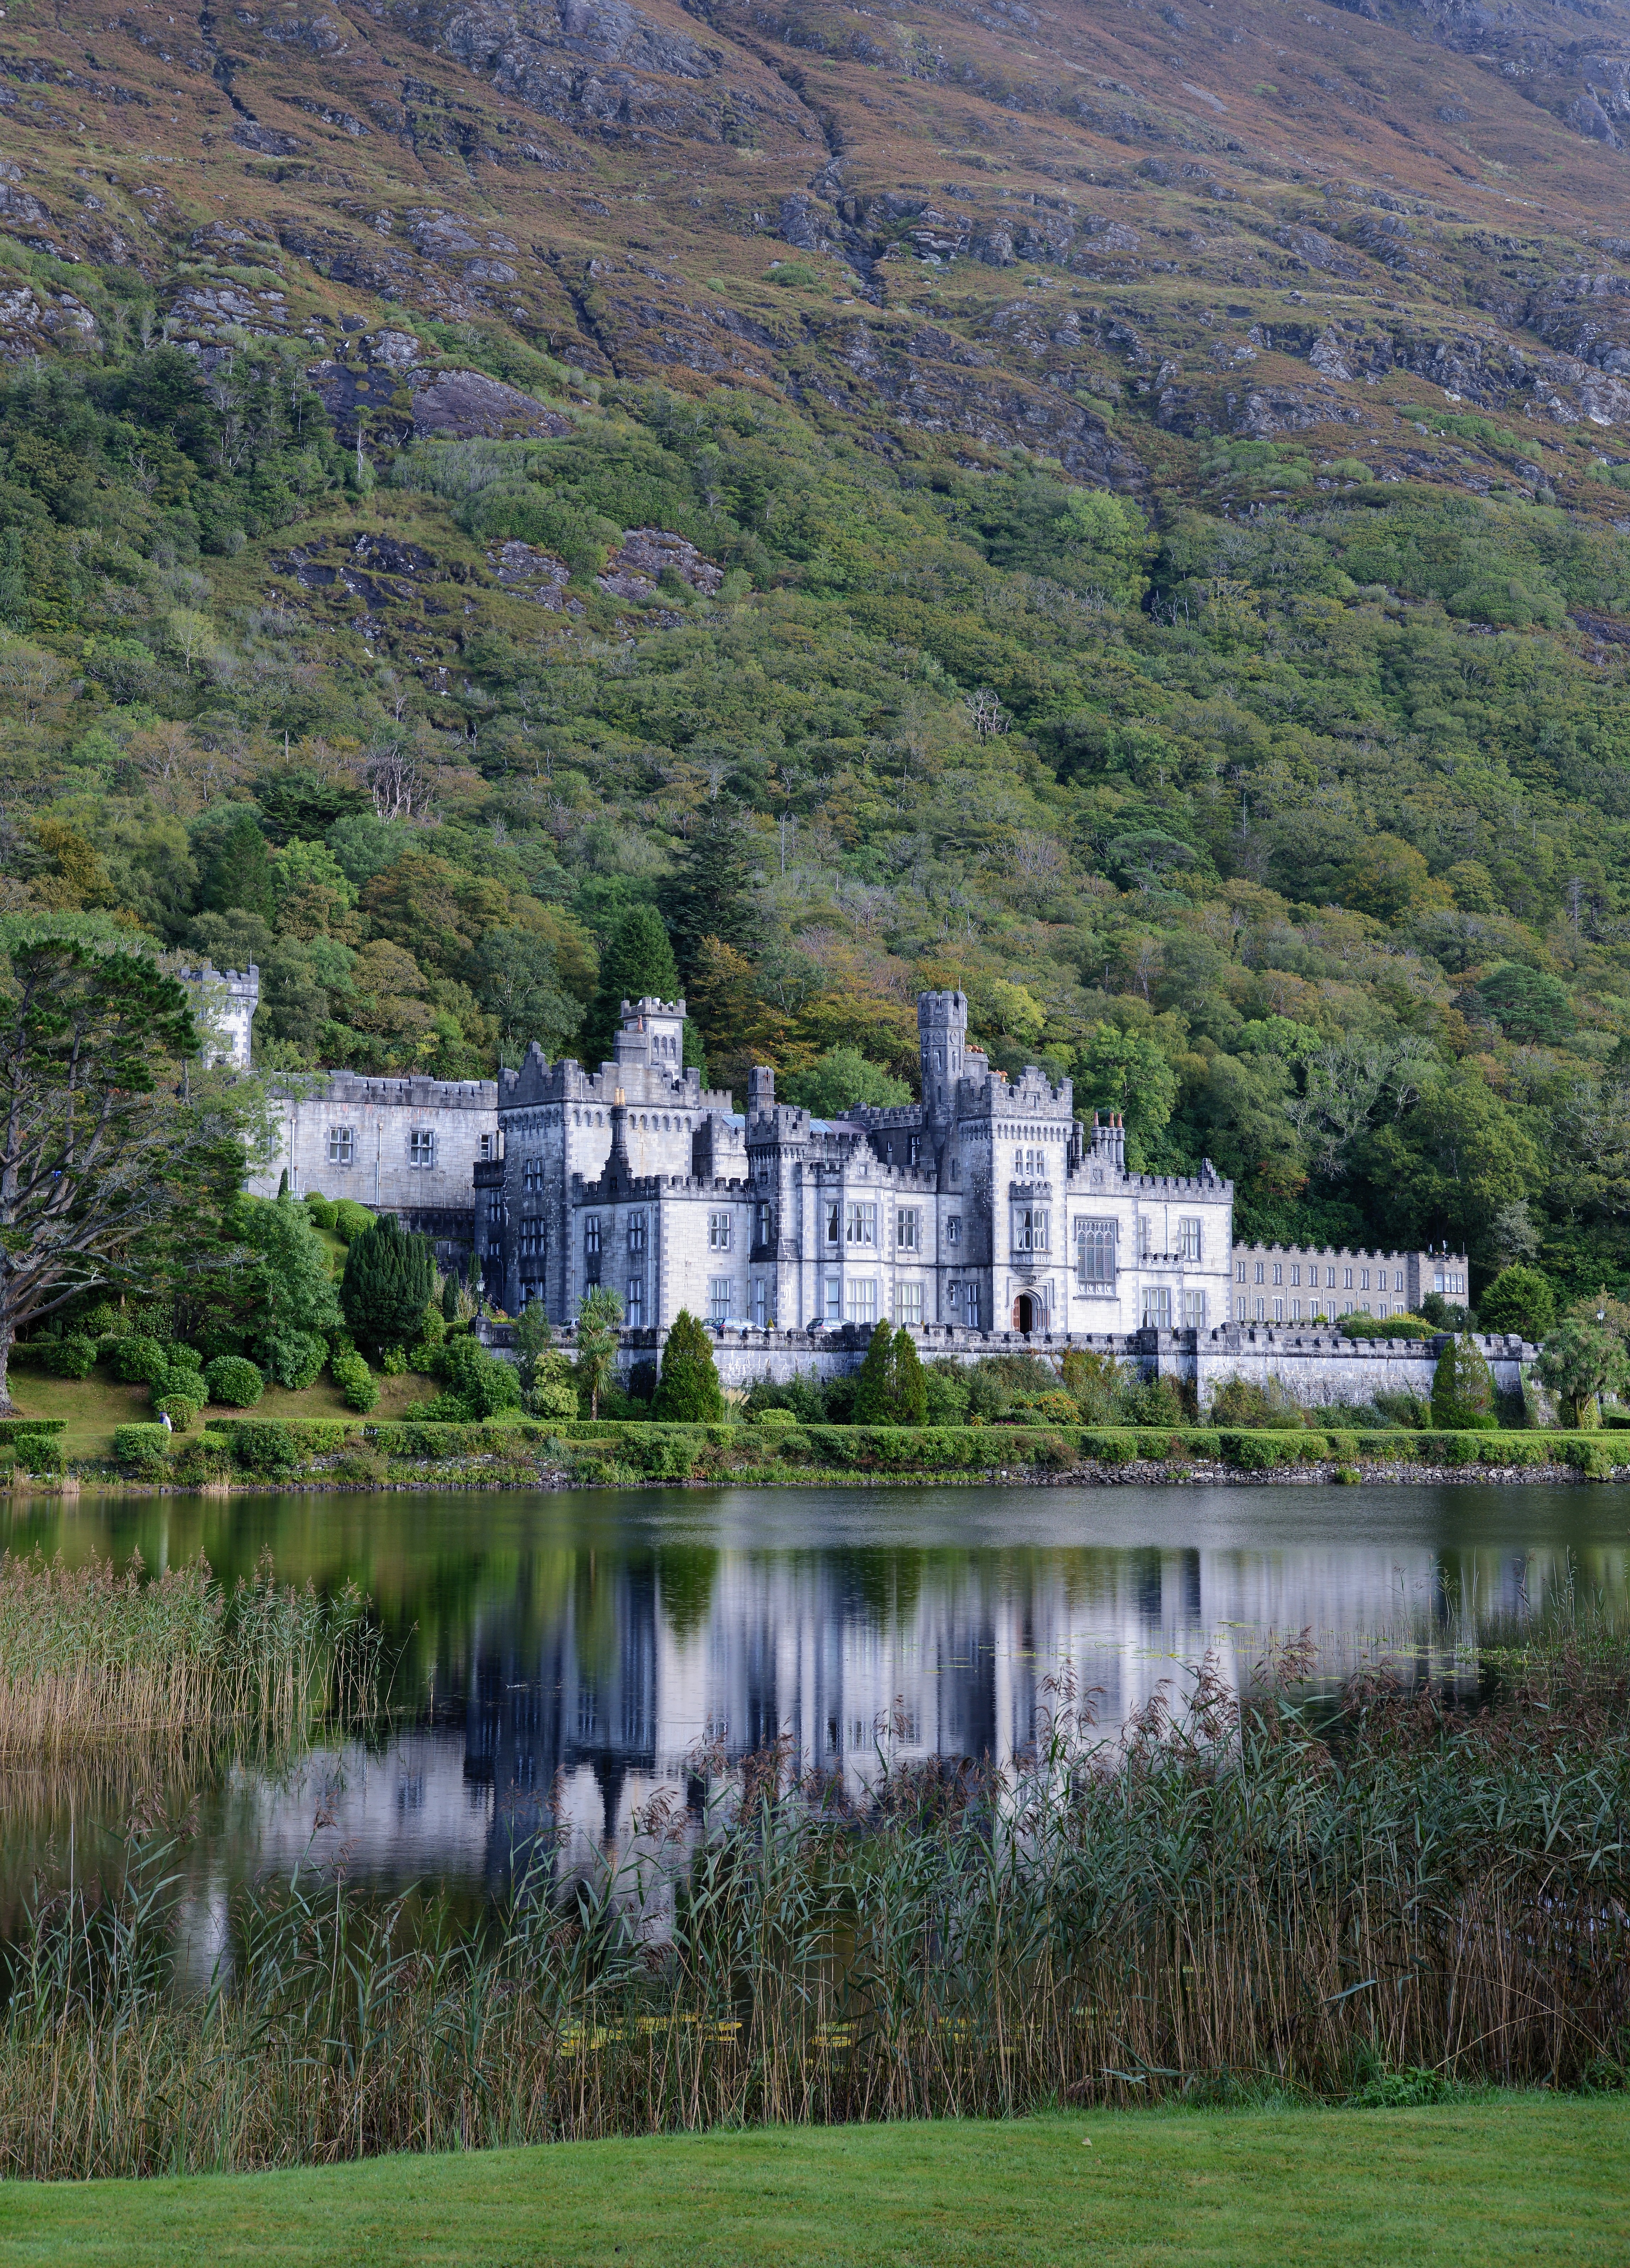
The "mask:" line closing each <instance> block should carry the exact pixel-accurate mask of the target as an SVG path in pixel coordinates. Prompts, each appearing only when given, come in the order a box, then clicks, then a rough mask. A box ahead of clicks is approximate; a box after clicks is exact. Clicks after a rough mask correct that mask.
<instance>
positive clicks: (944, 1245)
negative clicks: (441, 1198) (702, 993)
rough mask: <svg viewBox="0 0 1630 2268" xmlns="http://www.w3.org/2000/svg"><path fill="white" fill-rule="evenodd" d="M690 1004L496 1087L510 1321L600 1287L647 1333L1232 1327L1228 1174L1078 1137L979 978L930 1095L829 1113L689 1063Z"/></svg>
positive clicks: (930, 1012)
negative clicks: (1167, 1165)
mask: <svg viewBox="0 0 1630 2268" xmlns="http://www.w3.org/2000/svg"><path fill="white" fill-rule="evenodd" d="M684 1021H685V1003H684V1002H683V1001H682V1000H679V1001H661V1000H654V999H642V1000H639V1001H636V1002H632V1003H630V1002H625V1003H624V1004H623V1013H622V1027H621V1029H620V1032H619V1033H618V1035H617V1039H616V1042H615V1048H616V1059H615V1061H614V1062H613V1063H610V1064H603V1065H602V1066H601V1068H600V1069H599V1070H598V1071H586V1070H584V1069H583V1068H582V1067H581V1066H580V1065H579V1064H576V1063H573V1062H565V1063H559V1064H549V1063H547V1062H546V1061H545V1059H544V1057H543V1056H542V1054H541V1053H540V1051H539V1050H538V1049H536V1048H535V1047H534V1048H533V1049H531V1050H530V1051H529V1052H528V1054H527V1057H526V1058H525V1062H524V1063H523V1064H522V1065H521V1067H520V1068H519V1070H518V1071H506V1072H505V1073H504V1074H503V1077H502V1079H500V1081H499V1086H498V1124H499V1132H500V1141H499V1153H500V1154H499V1156H498V1158H497V1159H496V1160H491V1161H489V1162H488V1164H486V1165H485V1166H483V1167H478V1168H477V1172H476V1222H475V1227H476V1246H477V1250H478V1253H479V1254H480V1256H481V1262H482V1269H483V1276H484V1280H485V1281H486V1283H487V1285H488V1291H489V1292H490V1293H491V1295H492V1296H494V1297H495V1298H496V1299H497V1300H498V1301H499V1303H500V1304H501V1305H502V1306H503V1307H505V1308H506V1309H507V1310H508V1311H509V1312H510V1313H511V1314H514V1313H517V1312H518V1310H519V1309H520V1308H521V1307H524V1306H525V1305H527V1304H528V1303H529V1302H531V1301H532V1300H541V1301H542V1302H543V1305H544V1307H545V1309H546V1312H547V1314H548V1315H549V1317H550V1319H551V1321H553V1322H562V1323H565V1322H569V1321H571V1319H572V1318H573V1317H574V1316H575V1315H576V1312H577V1309H578V1307H579V1306H580V1305H581V1303H582V1300H583V1298H584V1293H585V1292H587V1291H588V1290H589V1289H590V1288H591V1286H592V1285H597V1284H604V1285H609V1286H610V1288H611V1289H612V1290H613V1291H614V1292H616V1293H617V1295H618V1297H619V1299H620V1300H621V1302H622V1309H623V1315H624V1318H625V1322H626V1323H627V1325H628V1328H629V1329H652V1330H656V1331H663V1330H665V1329H667V1328H668V1327H669V1326H670V1325H671V1324H672V1322H673V1319H674V1317H675V1316H676V1315H677V1314H679V1311H680V1309H681V1308H688V1309H689V1310H690V1312H691V1313H692V1314H696V1315H700V1316H701V1317H703V1318H704V1319H705V1320H707V1321H709V1322H713V1323H715V1324H716V1325H719V1326H727V1325H730V1324H731V1323H738V1324H746V1325H750V1326H753V1327H756V1328H758V1329H770V1330H775V1329H780V1330H800V1331H808V1330H811V1329H825V1328H831V1327H836V1326H841V1325H845V1324H854V1325H857V1326H860V1327H861V1328H862V1329H867V1330H869V1329H870V1328H871V1326H872V1325H874V1324H875V1323H877V1322H878V1321H880V1320H887V1321H890V1322H895V1323H904V1324H907V1325H911V1326H914V1327H927V1326H944V1327H949V1328H951V1329H957V1330H959V1331H967V1332H975V1333H990V1332H992V1331H1001V1332H1006V1331H1019V1332H1024V1333H1027V1334H1030V1333H1051V1334H1059V1333H1070V1334H1074V1333H1079V1332H1085V1333H1091V1334H1100V1333H1114V1334H1120V1333H1125V1332H1127V1331H1133V1330H1138V1329H1147V1328H1151V1327H1152V1328H1155V1329H1206V1328H1208V1327H1210V1326H1211V1325H1212V1324H1214V1323H1215V1322H1226V1321H1227V1319H1228V1315H1229V1288H1230V1277H1231V1273H1232V1270H1231V1265H1230V1258H1231V1251H1230V1230H1231V1221H1232V1203H1233V1190H1232V1186H1231V1184H1230V1183H1229V1182H1224V1181H1223V1180H1221V1179H1220V1178H1219V1177H1218V1176H1217V1175H1216V1174H1215V1172H1213V1170H1212V1169H1211V1167H1210V1166H1209V1165H1206V1166H1203V1167H1201V1170H1200V1173H1199V1174H1198V1175H1193V1176H1180V1177H1179V1176H1165V1175H1144V1174H1136V1173H1132V1172H1129V1171H1128V1169H1127V1164H1126V1136H1125V1130H1124V1128H1123V1127H1122V1126H1121V1125H1120V1124H1119V1123H1117V1122H1115V1121H1113V1120H1112V1121H1110V1122H1109V1123H1094V1125H1093V1127H1092V1128H1091V1130H1090V1131H1089V1130H1085V1129H1083V1127H1082V1126H1081V1125H1079V1124H1078V1123H1077V1122H1076V1117H1075V1112H1074V1100H1073V1095H1072V1092H1071V1087H1070V1084H1069V1081H1068V1080H1067V1079H1066V1080H1061V1081H1060V1082H1059V1083H1058V1084H1057V1085H1054V1083H1053V1082H1052V1081H1051V1080H1050V1079H1048V1078H1047V1077H1046V1074H1045V1073H1044V1072H1042V1071H1038V1070H1035V1069H1034V1068H1032V1069H1029V1070H1026V1071H1024V1072H1023V1073H1022V1074H1021V1075H1020V1076H1019V1077H1018V1078H1017V1079H1008V1078H1006V1077H1005V1076H1004V1075H1003V1074H1002V1072H1000V1071H992V1069H991V1067H990V1064H989V1063H988V1059H987V1058H986V1057H984V1056H983V1055H982V1054H980V1052H979V1051H978V1050H977V1049H972V1048H970V1047H969V1046H968V1043H967V1002H966V998H964V996H963V995H962V994H961V993H960V992H925V993H924V994H922V995H921V998H920V999H919V1002H918V1006H917V1025H918V1035H919V1046H920V1049H921V1071H922V1100H921V1102H920V1103H914V1104H911V1105H909V1106H907V1107H905V1108H891V1109H870V1108H856V1109H855V1110H852V1111H850V1112H848V1114H846V1116H843V1117H842V1118H839V1119H819V1118H815V1117H812V1116H811V1115H810V1113H809V1112H807V1111H804V1110H799V1109H797V1108H793V1107H792V1106H790V1105H789V1104H786V1103H781V1102H778V1101H776V1099H775V1074H774V1072H773V1071H753V1073H751V1075H750V1078H749V1084H748V1094H747V1107H746V1109H745V1113H738V1112H737V1111H736V1110H734V1109H733V1108H732V1107H731V1106H732V1098H731V1096H730V1095H728V1094H719V1093H708V1092H706V1091H704V1090H703V1089H702V1087H701V1083H700V1080H699V1078H698V1076H697V1074H696V1073H695V1072H694V1071H685V1070H684V1069H683V1068H682V1061H683V1045H682V1042H683V1034H684Z"/></svg>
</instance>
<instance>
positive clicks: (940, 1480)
mask: <svg viewBox="0 0 1630 2268" xmlns="http://www.w3.org/2000/svg"><path fill="white" fill-rule="evenodd" d="M1613 1482H1619V1483H1621V1484H1625V1483H1630V1465H1622V1466H1617V1467H1614V1468H1612V1469H1609V1470H1608V1471H1606V1472H1604V1473H1599V1474H1592V1473H1584V1472H1582V1471H1580V1469H1578V1467H1577V1466H1575V1465H1568V1464H1554V1465H1550V1464H1547V1465H1479V1464H1440V1465H1423V1464H1416V1463H1414V1462H1407V1461H1402V1460H1389V1461H1387V1462H1378V1461H1377V1462H1370V1463H1364V1464H1357V1465H1347V1464H1341V1463H1339V1462H1336V1461H1335V1460H1333V1459H1328V1458H1326V1459H1322V1460H1316V1461H1314V1462H1310V1463H1308V1464H1305V1465H1276V1466H1274V1467H1271V1468H1270V1469H1267V1470H1266V1471H1242V1470H1241V1469H1239V1467H1237V1466H1236V1465H1230V1464H1224V1463H1222V1462H1211V1461H1208V1460H1201V1459H1198V1458H1187V1457H1185V1458H1167V1459H1134V1460H1130V1461H1128V1462H1126V1463H1120V1462H1116V1463H1112V1464H1111V1463H1088V1464H1083V1465H1081V1466H1077V1467H1075V1468H1072V1469H1068V1470H1063V1471H1060V1470H1053V1469H1038V1468H1037V1467H1036V1466H1034V1465H1024V1464H1020V1465H1012V1466H993V1467H992V1468H990V1469H988V1470H986V1471H981V1472H970V1471H969V1470H968V1469H967V1468H966V1466H959V1467H953V1468H951V1469H948V1470H945V1471H943V1472H936V1471H922V1470H902V1469H896V1470H894V1471H887V1472H857V1471H856V1470H855V1469H854V1467H852V1466H848V1467H839V1468H834V1469H810V1468H803V1469H798V1468H790V1469H782V1470H781V1471H775V1470H773V1469H772V1470H769V1471H765V1470H763V1469H757V1470H754V1469H749V1470H746V1471H742V1472H728V1471H726V1472H720V1473H708V1474H697V1473H691V1474H686V1475H683V1476H675V1477H672V1478H664V1477H663V1476H660V1475H651V1474H646V1473H635V1472H632V1471H630V1472H628V1473H627V1474H626V1476H625V1475H624V1474H623V1473H618V1474H617V1475H616V1476H614V1477H613V1476H609V1475H605V1474H584V1473H581V1472H572V1471H569V1470H568V1469H564V1468H561V1467H549V1468H544V1469H528V1470H525V1471H518V1470H517V1469H514V1468H513V1467H511V1468H510V1469H509V1470H507V1471H496V1470H494V1469H490V1468H487V1469H481V1468H476V1469H472V1467H471V1466H470V1465H468V1464H465V1465H462V1466H460V1467H459V1468H457V1469H452V1470H449V1471H445V1472H437V1471H433V1470H432V1471H426V1472H422V1473H420V1474H417V1475H415V1476H408V1475H404V1474H402V1473H400V1472H397V1473H382V1474H380V1475H378V1476H377V1477H374V1476H370V1477H368V1478H365V1479H364V1478H356V1477H352V1476H341V1475H339V1474H334V1475H325V1474H313V1473H305V1474H300V1475H297V1476H290V1477H289V1478H287V1479H279V1478H276V1477H274V1476H269V1475H268V1476H255V1475H252V1474H243V1475H234V1476H232V1478H231V1480H217V1481H214V1482H208V1483H202V1484H198V1485H196V1486H193V1487H187V1486H186V1485H184V1484H178V1483H176V1482H173V1481H163V1482H153V1481H141V1480H136V1479H133V1478H132V1477H131V1476H129V1475H128V1474H126V1473H115V1474H110V1475H107V1476H102V1475H99V1474H93V1473H70V1474H69V1475H68V1476H66V1479H65V1482H63V1483H57V1484H52V1482H51V1481H50V1480H49V1479H48V1478H42V1479H39V1480H36V1481H34V1482H33V1484H32V1485H30V1486H27V1487H18V1485H17V1484H15V1483H14V1484H12V1486H11V1488H10V1490H9V1491H7V1493H8V1494H9V1495H10V1496H11V1497H12V1498H14V1499H15V1498H20V1497H36V1496H38V1497H54V1498H57V1499H61V1498H63V1497H68V1498H74V1497H78V1496H81V1495H85V1494H94V1495H99V1496H114V1495H118V1496H131V1497H235V1496H268V1495H275V1496H431V1495H434V1496H441V1495H452V1494H456V1493H459V1492H460V1491H463V1492H466V1493H468V1494H471V1495H481V1494H496V1493H499V1492H503V1491H516V1490H520V1491H526V1490H532V1491H536V1492H538V1493H539V1494H541V1495H549V1496H560V1495H569V1494H581V1493H582V1492H584V1491H586V1490H591V1489H594V1490H606V1489H611V1490H615V1491H617V1493H618V1494H620V1495H624V1494H631V1493H642V1494H643V1493H649V1492H650V1491H657V1490H663V1491H674V1490H694V1491H698V1492H701V1491H706V1490H716V1489H722V1488H748V1489H789V1490H792V1489H810V1488H819V1489H827V1490H830V1489H853V1490H855V1491H857V1492H860V1493H864V1492H867V1491H873V1490H877V1489H925V1488H935V1489H945V1488H956V1489H978V1488H1033V1489H1061V1488H1317V1487H1324V1488H1377V1487H1385V1488H1412V1487H1413V1488H1442V1487H1450V1486H1457V1485H1465V1484H1475V1485H1477V1486H1479V1487H1481V1488H1490V1487H1493V1488H1534V1487H1556V1486H1559V1485H1562V1484H1566V1485H1568V1486H1569V1487H1592V1488H1597V1487H1601V1486H1602V1485H1604V1484H1612V1483H1613Z"/></svg>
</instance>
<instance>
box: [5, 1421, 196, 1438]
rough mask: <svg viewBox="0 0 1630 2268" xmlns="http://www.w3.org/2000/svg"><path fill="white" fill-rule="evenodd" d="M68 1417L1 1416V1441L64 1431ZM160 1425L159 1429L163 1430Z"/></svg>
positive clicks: (66, 1427)
mask: <svg viewBox="0 0 1630 2268" xmlns="http://www.w3.org/2000/svg"><path fill="white" fill-rule="evenodd" d="M67 1429H68V1420H67V1418H0V1441H20V1440H22V1438H23V1436H24V1434H25V1433H62V1432H66V1431H67ZM163 1430H164V1429H163V1427H162V1426H160V1428H159V1431H160V1432H163Z"/></svg>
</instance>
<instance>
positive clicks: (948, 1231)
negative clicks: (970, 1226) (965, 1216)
mask: <svg viewBox="0 0 1630 2268" xmlns="http://www.w3.org/2000/svg"><path fill="white" fill-rule="evenodd" d="M945 1241H946V1243H947V1244H960V1243H961V1241H962V1215H961V1214H960V1213H958V1212H953V1213H952V1214H951V1218H950V1219H949V1220H947V1222H946V1223H945Z"/></svg>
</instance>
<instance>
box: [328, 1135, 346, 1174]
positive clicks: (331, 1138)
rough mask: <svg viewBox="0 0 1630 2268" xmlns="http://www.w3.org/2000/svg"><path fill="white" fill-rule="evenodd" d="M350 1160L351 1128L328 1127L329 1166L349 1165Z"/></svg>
mask: <svg viewBox="0 0 1630 2268" xmlns="http://www.w3.org/2000/svg"><path fill="white" fill-rule="evenodd" d="M350 1162H351V1129H350V1128H349V1126H331V1127H330V1128H329V1129H328V1163H329V1164H330V1165H331V1166H349V1164H350Z"/></svg>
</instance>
